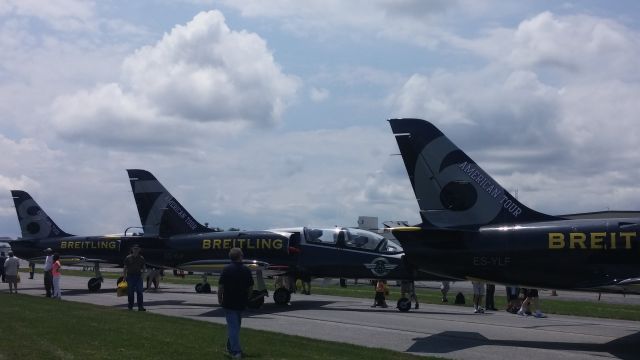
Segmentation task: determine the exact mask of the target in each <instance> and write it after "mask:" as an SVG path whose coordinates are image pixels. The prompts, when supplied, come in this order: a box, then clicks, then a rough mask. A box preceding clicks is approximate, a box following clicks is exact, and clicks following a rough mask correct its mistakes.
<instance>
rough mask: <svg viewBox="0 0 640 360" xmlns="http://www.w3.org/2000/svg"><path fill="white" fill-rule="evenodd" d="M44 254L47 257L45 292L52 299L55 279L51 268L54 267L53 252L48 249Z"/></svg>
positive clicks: (45, 262) (45, 261)
mask: <svg viewBox="0 0 640 360" xmlns="http://www.w3.org/2000/svg"><path fill="white" fill-rule="evenodd" d="M44 253H45V254H46V255H47V257H46V258H45V260H44V268H43V270H44V292H45V296H46V297H48V298H50V297H51V290H52V289H53V277H52V275H51V267H52V266H53V250H51V248H46V249H45V250H44Z"/></svg>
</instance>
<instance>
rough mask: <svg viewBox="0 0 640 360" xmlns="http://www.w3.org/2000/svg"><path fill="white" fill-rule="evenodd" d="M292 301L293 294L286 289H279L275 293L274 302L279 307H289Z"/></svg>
mask: <svg viewBox="0 0 640 360" xmlns="http://www.w3.org/2000/svg"><path fill="white" fill-rule="evenodd" d="M290 300H291V293H290V292H289V290H287V289H285V288H279V289H276V291H274V292H273V301H274V302H275V303H276V304H278V305H287V304H288V303H289V301H290Z"/></svg>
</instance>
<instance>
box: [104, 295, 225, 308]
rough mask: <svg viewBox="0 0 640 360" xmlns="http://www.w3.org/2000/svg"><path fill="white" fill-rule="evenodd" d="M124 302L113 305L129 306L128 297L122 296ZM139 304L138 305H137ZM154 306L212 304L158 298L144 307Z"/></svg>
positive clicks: (200, 306) (203, 305) (202, 305)
mask: <svg viewBox="0 0 640 360" xmlns="http://www.w3.org/2000/svg"><path fill="white" fill-rule="evenodd" d="M122 299H123V301H124V303H122V304H118V305H113V307H115V308H125V307H127V306H128V304H127V298H126V297H124V296H123V297H122ZM136 304H137V303H136ZM135 306H137V305H135ZM153 306H175V307H194V308H207V307H211V306H212V305H211V304H202V303H190V302H187V301H184V300H157V301H146V300H145V301H144V307H146V308H149V309H153Z"/></svg>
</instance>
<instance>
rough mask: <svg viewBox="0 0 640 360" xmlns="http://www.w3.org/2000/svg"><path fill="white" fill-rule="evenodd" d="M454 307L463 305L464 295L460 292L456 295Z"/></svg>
mask: <svg viewBox="0 0 640 360" xmlns="http://www.w3.org/2000/svg"><path fill="white" fill-rule="evenodd" d="M455 304H456V305H464V295H463V294H462V292H459V293H458V294H457V295H456V301H455Z"/></svg>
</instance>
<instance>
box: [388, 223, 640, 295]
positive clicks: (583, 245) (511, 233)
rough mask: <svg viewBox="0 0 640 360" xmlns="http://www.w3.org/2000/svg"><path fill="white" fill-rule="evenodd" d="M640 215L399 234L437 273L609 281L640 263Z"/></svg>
mask: <svg viewBox="0 0 640 360" xmlns="http://www.w3.org/2000/svg"><path fill="white" fill-rule="evenodd" d="M636 220H638V219H603V220H559V221H549V222H538V223H529V224H527V223H523V224H510V225H508V226H495V225H491V226H484V227H481V228H480V229H479V231H458V230H446V229H433V230H431V229H422V230H416V231H401V232H399V234H398V235H397V237H398V238H399V239H400V242H401V244H402V246H403V248H404V249H405V251H406V253H407V255H406V256H407V257H408V260H409V262H412V263H415V264H418V265H419V267H420V269H421V270H423V271H427V272H430V273H435V274H447V275H451V276H455V277H460V278H477V279H483V280H487V281H492V282H496V283H502V284H514V285H524V286H531V287H548V288H556V289H590V288H598V287H606V286H607V285H610V284H612V283H615V282H617V281H620V280H624V279H627V278H629V274H633V273H638V270H639V269H640V239H639V238H638V234H639V232H640V229H639V225H638V222H637V221H636Z"/></svg>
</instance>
